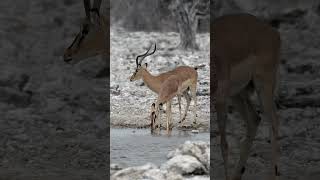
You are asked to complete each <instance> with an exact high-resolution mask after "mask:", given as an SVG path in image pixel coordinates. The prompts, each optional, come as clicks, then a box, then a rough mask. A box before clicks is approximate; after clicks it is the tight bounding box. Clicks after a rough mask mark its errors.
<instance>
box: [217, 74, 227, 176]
mask: <svg viewBox="0 0 320 180" xmlns="http://www.w3.org/2000/svg"><path fill="white" fill-rule="evenodd" d="M228 88H229V81H227V80H223V81H221V82H218V89H217V91H216V95H215V97H216V102H215V108H216V111H217V121H218V128H219V134H220V148H221V154H222V158H223V163H224V173H225V178H226V180H229V174H228V151H229V150H228V142H227V135H226V122H227V97H228V96H227V95H228V91H227V90H228Z"/></svg>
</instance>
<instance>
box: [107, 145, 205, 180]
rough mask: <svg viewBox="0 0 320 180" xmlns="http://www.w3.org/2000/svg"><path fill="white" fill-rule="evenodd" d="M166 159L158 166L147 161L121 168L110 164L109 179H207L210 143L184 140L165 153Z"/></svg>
mask: <svg viewBox="0 0 320 180" xmlns="http://www.w3.org/2000/svg"><path fill="white" fill-rule="evenodd" d="M167 158H168V161H167V162H165V163H163V164H162V165H161V166H160V167H158V166H156V165H154V164H152V163H147V164H145V165H142V166H136V167H127V168H122V167H120V166H118V165H116V164H111V171H110V173H111V179H113V180H129V179H156V180H171V179H172V180H173V179H175V180H182V179H186V180H189V179H190V180H191V179H192V180H202V179H203V180H205V179H206V180H207V179H210V178H209V176H208V175H209V169H210V145H209V143H206V142H202V141H194V142H191V141H186V142H185V143H184V144H182V145H179V147H178V148H177V149H175V150H173V151H171V152H169V153H168V155H167Z"/></svg>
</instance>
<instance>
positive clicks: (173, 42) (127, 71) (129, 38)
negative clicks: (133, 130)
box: [110, 28, 210, 129]
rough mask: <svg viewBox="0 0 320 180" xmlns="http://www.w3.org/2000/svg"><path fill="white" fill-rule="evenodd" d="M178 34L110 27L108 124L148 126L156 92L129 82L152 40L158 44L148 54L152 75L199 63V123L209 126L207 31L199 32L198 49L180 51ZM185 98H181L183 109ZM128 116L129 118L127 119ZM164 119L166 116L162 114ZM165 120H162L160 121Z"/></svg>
mask: <svg viewBox="0 0 320 180" xmlns="http://www.w3.org/2000/svg"><path fill="white" fill-rule="evenodd" d="M179 41H180V40H179V34H178V33H174V32H168V33H157V32H149V33H146V32H127V31H125V30H123V29H121V28H112V29H111V42H110V45H111V59H110V67H111V68H110V71H111V75H110V93H111V123H110V124H111V126H114V127H115V126H121V127H148V126H149V124H150V120H149V119H148V118H149V115H150V107H151V104H152V103H153V102H155V101H156V99H157V94H156V93H154V92H152V91H151V90H150V89H148V87H147V86H145V85H144V84H143V81H142V80H139V81H135V82H130V81H129V78H130V76H131V75H132V74H133V73H134V71H135V68H136V63H135V59H136V56H137V55H139V54H142V53H144V52H145V51H146V49H147V48H149V46H150V45H151V44H152V43H156V44H157V51H156V52H155V54H154V55H152V56H149V57H147V58H146V59H145V60H144V62H145V63H148V70H149V71H150V72H151V74H154V75H156V74H160V73H163V72H167V71H169V70H172V69H174V68H176V67H177V66H182V65H187V66H193V67H194V66H199V65H204V67H202V68H200V69H198V70H197V71H198V90H197V109H198V112H197V114H198V118H197V120H198V122H199V124H200V126H201V128H203V129H208V128H209V119H210V105H209V104H210V103H209V102H210V96H209V93H210V89H209V87H210V74H209V73H210V67H209V49H210V38H209V34H208V33H204V34H198V35H197V42H198V43H199V46H200V50H199V51H194V52H192V51H189V52H187V51H182V50H179V49H177V48H176V47H177V46H178V44H179ZM185 105H186V101H185V99H184V98H182V112H184V108H185ZM172 107H173V119H174V120H173V121H174V124H175V125H176V124H177V122H178V120H179V110H178V104H177V98H174V102H173V106H172ZM193 107H194V106H193V101H191V105H190V108H189V112H188V115H187V122H188V123H189V124H190V123H191V122H192V120H193V114H192V108H193ZM128 117H130V118H128ZM162 118H163V120H164V118H165V115H163V116H162ZM163 122H164V121H163Z"/></svg>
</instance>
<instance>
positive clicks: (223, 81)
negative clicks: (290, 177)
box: [211, 14, 281, 180]
mask: <svg viewBox="0 0 320 180" xmlns="http://www.w3.org/2000/svg"><path fill="white" fill-rule="evenodd" d="M211 42H212V47H213V48H212V49H211V62H212V63H215V66H216V77H217V81H218V85H217V90H216V91H215V98H216V102H215V107H216V111H217V120H218V127H219V131H220V140H221V151H222V157H223V160H224V169H225V177H226V179H227V180H229V179H230V178H229V174H228V143H227V139H226V121H227V99H228V98H231V99H232V100H233V104H234V106H235V108H236V109H237V110H238V111H239V113H240V114H241V115H242V117H243V119H244V120H245V122H246V125H247V126H246V127H247V135H246V138H245V139H244V141H243V142H242V143H241V147H240V160H239V162H238V164H237V166H236V169H235V172H234V174H233V176H232V180H240V179H241V177H242V174H243V173H244V172H245V164H246V161H247V159H248V156H249V152H250V148H251V146H252V142H253V140H254V138H255V136H256V132H257V128H258V125H259V123H260V119H259V115H258V114H257V113H256V111H255V109H254V105H253V104H252V103H251V102H250V100H249V95H250V94H251V93H252V92H253V91H254V90H255V91H256V93H257V95H258V99H259V101H260V105H261V107H262V110H263V111H262V115H263V116H262V117H263V118H264V119H266V120H268V121H269V122H270V123H271V143H272V179H273V180H275V179H278V178H279V151H280V149H279V144H278V129H279V120H278V117H277V114H276V106H275V103H274V97H275V87H276V83H277V81H278V80H277V73H278V67H279V54H280V44H281V40H280V34H279V33H278V32H277V31H276V30H274V29H273V28H272V27H271V26H269V25H267V24H265V23H263V22H262V21H260V20H258V19H257V18H256V17H254V16H252V15H249V14H236V15H226V16H222V17H220V18H218V19H216V20H215V21H214V22H213V23H212V24H211ZM211 73H213V71H211ZM211 77H214V75H213V74H211ZM211 85H213V84H211ZM212 89H213V87H212Z"/></svg>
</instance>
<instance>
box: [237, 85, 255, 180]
mask: <svg viewBox="0 0 320 180" xmlns="http://www.w3.org/2000/svg"><path fill="white" fill-rule="evenodd" d="M232 102H233V105H234V106H235V109H236V110H237V111H238V112H239V113H240V115H241V118H242V120H244V121H245V123H246V127H247V132H246V137H245V139H244V140H243V141H242V142H241V144H240V159H239V162H238V164H237V166H236V169H235V172H234V175H233V178H232V180H240V179H241V176H242V175H243V173H244V172H245V166H246V162H247V159H248V157H249V154H250V149H251V146H252V143H253V140H254V138H255V136H256V133H257V129H258V126H259V123H260V117H259V115H258V114H257V112H256V111H255V109H254V107H253V105H252V103H251V102H250V99H249V94H248V93H247V92H246V91H245V90H243V91H242V92H241V93H239V95H236V96H234V97H232Z"/></svg>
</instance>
